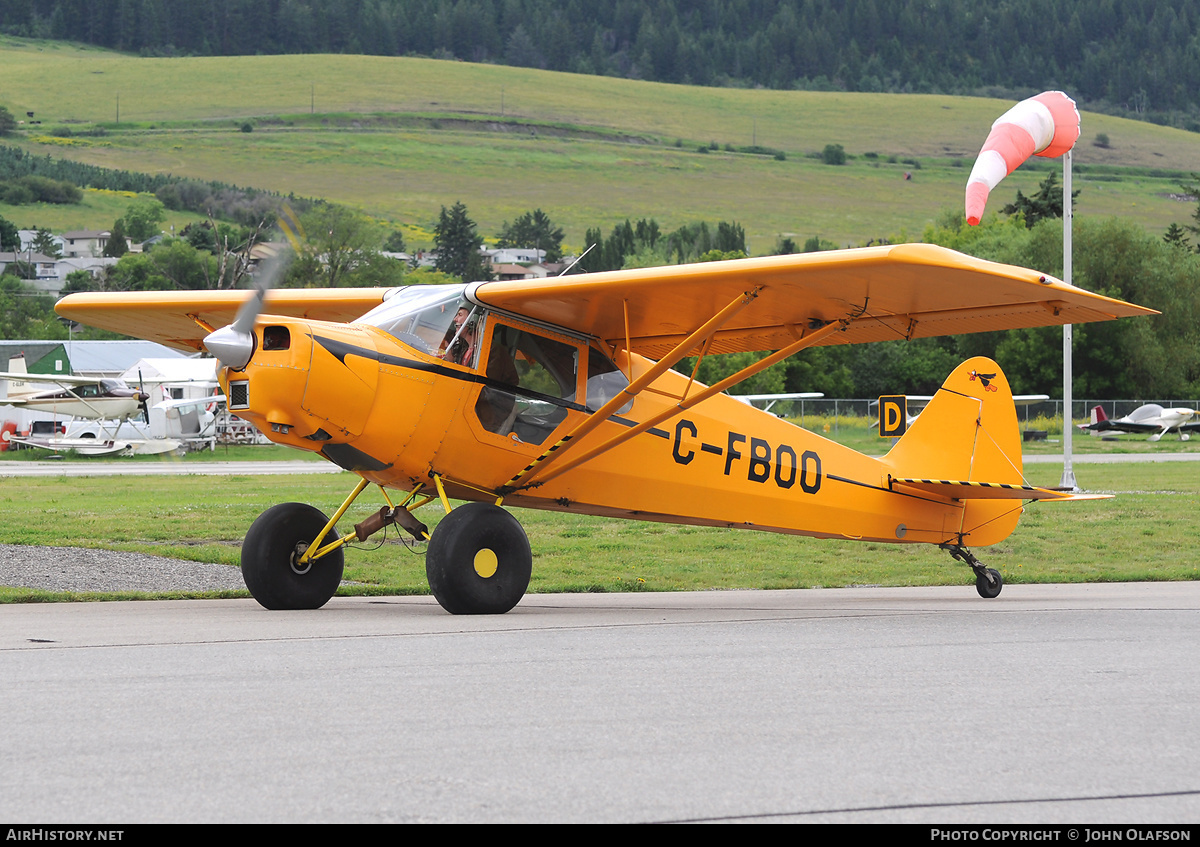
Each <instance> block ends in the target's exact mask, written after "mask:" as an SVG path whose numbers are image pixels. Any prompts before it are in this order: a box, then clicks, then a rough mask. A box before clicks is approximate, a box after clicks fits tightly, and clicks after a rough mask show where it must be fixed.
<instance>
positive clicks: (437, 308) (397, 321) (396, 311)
mask: <svg viewBox="0 0 1200 847" xmlns="http://www.w3.org/2000/svg"><path fill="white" fill-rule="evenodd" d="M465 289H466V286H465V285H410V286H408V287H407V288H402V289H400V290H399V291H397V292H396V293H395V294H394V295H393V296H392V297H390V298H388V299H387V300H385V301H384V302H383V303H380V304H379V305H378V306H376V307H375V308H374V309H372V310H371V311H369V312H367V313H366V314H365V315H363V316H362V317H361V318H359V319H358V320H357V321H355V323H359V324H368V325H370V326H374V327H378V328H379V329H382V330H383V331H384V332H387V333H390V334H391V335H394V336H395V337H396V338H397V339H399V340H400V341H403V342H404V343H405V344H407V345H408V346H409V347H413V348H415V349H417V350H420V351H421V352H422V353H428V354H429V355H430V356H438V355H441V354H442V352H443V351H444V349H445V346H446V344H447V343H449V341H450V340H452V339H453V338H454V329H455V326H454V314H455V313H456V312H457V311H458V307H459V303H460V301H462V297H463V291H464V290H465Z"/></svg>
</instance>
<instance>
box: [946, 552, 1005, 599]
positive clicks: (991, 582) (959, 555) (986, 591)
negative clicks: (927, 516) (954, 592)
mask: <svg viewBox="0 0 1200 847" xmlns="http://www.w3.org/2000/svg"><path fill="white" fill-rule="evenodd" d="M938 546H939V547H941V548H942V549H943V550H945V551H946V552H947V553H949V554H950V555H951V556H953V557H954V559H955V560H956V561H959V562H962V563H963V564H964V565H967V566H968V567H970V568H971V570H973V571H974V572H975V590H976V591H978V592H979V596H980V597H983V598H986V599H988V600H991V599H992V598H993V597H998V596H999V595H1000V589H1001V588H1003V587H1004V579H1003V578H1002V577H1001V576H1000V571H998V570H996V569H995V568H985V567H984V566H983V562H981V561H979V560H978V559H976V558H975V554H974V553H972V552H971V551H970V550H968V549H967V548H966V547H963V546H962V545H961V544H939V545H938Z"/></svg>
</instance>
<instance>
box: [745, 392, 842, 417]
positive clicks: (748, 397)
mask: <svg viewBox="0 0 1200 847" xmlns="http://www.w3.org/2000/svg"><path fill="white" fill-rule="evenodd" d="M729 396H730V397H732V398H733V399H735V400H741V401H742V402H743V403H747V404H749V405H751V406H755V404H757V403H766V404H767V405H765V406H763V407H762V410H763V411H764V412H769V411H771V407H772V406H774V405H775V404H776V403H778V402H779V401H780V400H820V399H821V398H822V397H824V396H825V395H824V394H822V393H821V392H819V391H793V392H791V393H789V394H730V395H729ZM756 408H757V406H756Z"/></svg>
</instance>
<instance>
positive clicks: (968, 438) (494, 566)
mask: <svg viewBox="0 0 1200 847" xmlns="http://www.w3.org/2000/svg"><path fill="white" fill-rule="evenodd" d="M56 310H57V311H58V313H59V314H60V315H61V316H63V317H66V318H70V319H72V320H76V321H80V322H82V323H86V324H91V325H93V326H97V327H102V328H105V329H110V330H115V331H117V332H121V333H125V334H128V335H133V336H136V337H141V338H150V339H152V340H155V341H158V342H160V343H163V344H167V345H169V346H173V347H175V348H177V349H181V350H192V351H196V350H202V349H207V350H208V351H209V352H211V353H212V354H213V355H214V356H216V357H217V359H219V360H220V362H221V364H222V367H221V368H220V369H219V371H218V380H219V382H220V383H221V386H222V388H223V390H224V393H225V396H226V397H227V398H228V401H229V408H230V410H231V411H233V412H234V413H236V414H237V415H238V416H240V417H242V418H245V419H246V420H248V421H250V422H251V423H253V424H254V425H255V426H257V427H258V428H259V429H260V430H261V431H262V432H263V433H265V434H266V435H267V437H268V438H270V439H271V440H272V441H274V442H276V443H279V444H286V445H289V446H292V447H296V448H299V449H301V450H308V451H312V452H316V453H319V454H320V455H321V456H323V457H324V458H326V459H328V460H329V461H331V462H333V463H335V464H337V465H339V466H341V467H342V468H344V469H346V470H347V471H350V472H351V473H352V474H354V475H355V476H356V477H358V480H357V483H356V485H355V486H354V490H353V491H352V492H351V493H350V495H349V496H347V498H346V500H345V502H343V503H342V505H341V507H340V508H338V509H337V511H336V512H335V513H334V514H333V515H332V516H331V517H327V516H326V515H325V514H323V513H322V512H321V511H319V510H318V509H316V508H314V507H313V506H310V505H307V504H303V503H283V504H280V505H277V506H274V507H272V508H270V509H268V510H267V511H265V512H264V513H263V514H262V515H260V516H259V517H258V519H257V520H256V521H255V522H254V524H253V525H252V526H251V527H250V529H249V531H248V532H247V534H246V538H245V541H244V543H243V546H242V560H241V561H242V573H243V577H244V579H245V581H246V585H247V587H248V588H249V589H250V593H251V594H252V595H253V596H254V597H255V598H256V599H257V600H258V601H259V602H260V603H261V604H262V605H263V606H265V607H267V608H270V609H297V608H318V607H320V606H321V605H323V604H324V603H325V602H326V601H327V600H328V599H329V597H331V596H332V595H333V593H334V592H335V591H336V590H337V587H338V584H339V581H340V580H341V576H342V569H343V565H344V549H345V545H346V542H347V541H351V540H359V541H365V540H366V539H367V538H368V537H370V536H371V535H373V534H374V533H377V532H379V531H381V530H384V529H385V528H386V527H388V526H391V525H393V524H394V525H398V527H399V528H402V529H403V530H405V531H407V532H409V533H410V534H411V535H412V536H413V537H414V538H417V539H427V540H428V546H427V549H426V574H427V576H428V578H429V585H430V588H431V589H432V592H433V595H434V597H435V598H436V599H437V601H438V602H439V603H440V604H441V605H442V606H443V608H445V609H446V610H447V611H449V612H451V613H456V614H491V613H503V612H506V611H508V610H509V609H511V608H512V607H513V606H514V605H515V604H516V603H517V602H518V601H519V600H520V599H521V597H522V596H523V595H524V593H525V590H526V588H527V587H528V582H529V578H530V573H531V568H532V552H531V549H530V545H529V541H528V538H527V537H526V535H525V532H524V530H523V529H522V528H521V525H520V523H519V522H518V521H517V519H516V518H515V517H514V516H513V515H512V514H511V513H510V512H508V511H506V510H505V509H504V508H502V505H501V504H504V505H507V506H517V507H528V508H536V509H547V510H555V511H562V512H576V513H583V514H591V515H604V516H613V517H624V518H632V519H638V520H651V521H664V522H673V523H683V524H693V525H705V526H720V527H738V528H745V529H758V530H763V531H768V532H779V533H789V534H794V535H807V536H815V537H820V538H845V539H856V540H864V541H880V542H892V543H902V544H910V543H928V544H934V545H938V546H939V547H942V548H944V549H945V550H947V551H948V552H949V553H950V555H951V556H952V557H953V558H955V559H956V560H958V561H960V562H963V563H965V564H966V565H968V566H969V567H970V568H971V569H972V571H973V572H974V574H975V582H976V589H977V590H978V592H979V594H980V595H982V596H984V597H995V596H996V595H997V594H999V592H1000V588H1001V585H1002V580H1001V577H1000V574H999V573H998V572H997V571H996V570H995V569H992V568H986V567H985V566H984V565H983V563H981V562H980V561H979V560H978V559H977V558H976V557H975V556H974V555H973V554H972V553H971V552H970V550H969V545H970V546H979V545H988V544H995V543H997V542H999V541H1001V540H1003V539H1004V538H1006V537H1007V536H1008V535H1009V534H1010V533H1011V532H1012V530H1013V529H1014V528H1015V526H1016V523H1017V519H1018V516H1019V515H1020V513H1021V511H1022V508H1023V506H1024V503H1025V501H1028V500H1070V499H1079V497H1078V495H1071V494H1069V493H1066V492H1060V491H1052V490H1047V489H1042V488H1036V487H1033V486H1030V485H1027V484H1026V483H1025V480H1024V479H1023V476H1022V472H1021V440H1020V436H1019V433H1018V431H1017V418H1016V411H1015V407H1014V406H1013V402H1012V394H1011V391H1010V389H1009V387H1008V382H1007V380H1006V379H1005V377H1004V375H1003V374H1002V373H1001V372H1000V369H999V367H997V366H996V364H995V363H994V362H992V361H990V360H988V359H984V358H974V359H970V360H968V361H967V362H964V363H963V364H961V365H960V366H959V367H958V368H956V369H955V370H954V372H953V373H951V374H950V376H949V377H948V378H947V379H946V381H945V383H944V384H943V386H942V388H941V389H940V390H939V391H938V392H937V394H936V395H935V396H934V398H933V400H931V401H930V403H929V405H928V406H927V407H926V409H925V411H924V413H923V414H922V415H921V419H920V420H919V421H918V422H917V423H916V424H914V425H913V426H912V427H910V428H909V429H908V432H907V434H906V435H905V436H904V437H902V438H900V439H899V441H897V442H896V443H895V445H894V446H893V447H892V449H891V451H890V452H889V453H888V454H887V455H886V456H884V457H882V458H875V457H870V456H866V455H863V454H861V453H858V452H856V451H854V450H852V449H849V448H847V447H844V446H842V445H840V444H837V443H834V442H832V441H828V440H826V439H824V438H822V437H820V436H818V435H816V434H815V433H812V432H809V431H807V430H804V429H802V428H800V427H797V426H794V425H793V424H790V423H788V422H787V421H785V420H782V419H780V418H777V417H776V416H775V415H773V414H769V413H766V412H764V411H762V410H759V409H755V408H752V407H751V406H748V405H747V404H745V403H743V402H741V401H739V400H737V399H735V398H733V397H731V396H729V395H728V394H724V393H723V392H725V391H727V390H728V389H729V388H731V387H732V386H734V385H736V384H738V383H740V382H741V381H742V380H744V379H746V378H748V377H750V376H753V375H754V374H755V373H758V372H760V371H761V370H763V369H765V368H767V367H770V366H771V365H773V364H775V363H776V362H779V361H782V360H783V359H784V358H786V357H788V356H791V355H793V354H794V353H796V352H798V351H799V350H802V349H804V348H807V347H811V346H815V345H822V344H855V343H862V342H870V341H881V340H888V339H912V338H920V337H927V336H935V335H944V334H950V333H955V334H958V333H967V332H986V331H993V330H999V329H1007V328H1013V327H1025V326H1047V325H1056V324H1062V323H1083V322H1087V321H1097V320H1109V319H1113V318H1119V317H1126V316H1135V315H1146V314H1154V312H1153V311H1152V310H1150V309H1145V308H1142V307H1140V306H1134V305H1131V304H1129V303H1125V302H1122V301H1119V300H1114V299H1111V298H1108V297H1104V296H1101V295H1097V294H1093V293H1091V292H1088V291H1084V290H1082V289H1079V288H1076V287H1074V286H1070V285H1066V284H1064V283H1063V282H1061V281H1059V280H1056V279H1053V278H1051V277H1049V276H1046V275H1044V274H1040V273H1038V272H1037V271H1032V270H1026V269H1023V268H1017V267H1012V266H1007V265H1000V264H995V263H992V262H986V261H982V260H979V259H975V258H972V257H969V256H964V255H962V254H959V253H956V252H953V251H950V250H946V249H944V248H941V247H937V246H933V245H928V244H907V245H893V246H883V247H870V248H863V249H856V250H843V251H831V252H825V253H808V254H800V255H790V256H775V257H769V258H755V259H741V260H734V261H726V262H711V263H703V264H695V265H677V266H670V267H660V268H648V269H636V270H625V271H613V272H605V273H593V274H583V275H576V276H568V277H558V278H555V279H550V280H538V281H536V282H534V281H525V280H511V281H497V282H475V283H470V284H466V285H426V286H408V287H403V288H399V289H390V290H384V289H347V288H343V289H327V290H320V289H286V290H274V291H271V292H270V293H269V294H266V293H264V292H263V291H262V290H259V291H256V292H247V291H170V292H149V291H147V292H128V293H107V294H104V293H77V294H72V295H70V296H68V297H66V298H64V299H62V300H60V301H59V303H58V305H57V306H56ZM751 351H759V352H763V351H772V352H770V354H769V355H766V356H764V357H763V358H761V359H759V360H758V361H757V362H755V363H754V364H752V365H749V366H747V367H745V368H743V369H742V370H740V371H738V372H737V373H734V374H732V375H731V376H729V377H727V378H724V379H721V380H719V381H718V382H716V383H714V384H713V385H711V386H705V385H702V384H700V383H699V382H697V381H696V380H695V371H693V372H692V375H691V376H689V375H687V374H683V373H678V372H676V371H673V370H671V368H672V366H673V365H675V364H676V363H677V362H679V361H680V360H681V359H683V358H684V357H686V356H697V357H699V359H698V360H697V367H698V366H699V361H700V360H702V359H703V357H704V356H707V355H712V354H717V353H733V352H751ZM370 485H374V486H377V487H378V488H379V490H380V492H381V494H382V496H383V500H384V502H385V505H383V506H382V507H381V508H380V509H379V511H378V512H376V513H374V514H373V515H371V516H370V517H368V518H367V519H366V520H364V521H362V522H361V523H359V524H357V525H356V526H355V527H354V529H353V531H352V532H349V533H347V534H346V535H345V536H343V535H340V534H339V532H338V530H337V528H336V524H337V522H338V521H339V520H341V518H342V517H343V516H344V514H345V512H346V510H347V509H348V508H349V507H350V505H351V503H353V502H354V500H355V499H356V498H357V497H358V496H359V494H360V493H361V492H362V491H363V490H364V489H365V488H367V487H368V486H370ZM389 491H399V492H404V493H403V496H397V497H395V498H393V496H392V494H390V493H389ZM451 499H455V500H460V501H467V502H466V503H464V504H463V505H459V506H457V507H456V508H452V506H451V502H450V501H451ZM431 503H433V504H440V505H441V507H442V509H443V510H444V511H445V516H444V517H443V518H442V519H441V521H440V522H439V523H438V524H437V526H436V528H435V529H434V530H433V532H432V533H430V532H429V530H428V528H427V527H426V525H425V524H424V523H422V522H421V521H420V520H419V519H418V517H417V516H416V515H415V514H413V512H414V511H415V510H416V509H417V508H418V507H421V506H424V505H426V504H431Z"/></svg>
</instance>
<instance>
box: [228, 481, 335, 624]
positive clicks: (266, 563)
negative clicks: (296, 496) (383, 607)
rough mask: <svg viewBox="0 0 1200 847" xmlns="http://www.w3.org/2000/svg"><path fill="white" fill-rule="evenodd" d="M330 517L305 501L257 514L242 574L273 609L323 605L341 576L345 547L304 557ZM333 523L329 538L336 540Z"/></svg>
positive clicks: (259, 598) (246, 545)
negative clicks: (301, 558) (315, 557)
mask: <svg viewBox="0 0 1200 847" xmlns="http://www.w3.org/2000/svg"><path fill="white" fill-rule="evenodd" d="M327 521H328V519H327V518H326V517H325V515H323V514H322V513H321V511H320V510H319V509H316V508H314V507H312V506H309V505H308V504H306V503H280V504H279V505H278V506H272V507H271V508H270V509H267V510H266V511H265V512H263V513H262V514H261V515H259V516H258V520H256V521H255V522H254V523H253V524H251V526H250V529H249V531H248V532H247V533H246V539H245V541H243V542H242V579H243V580H245V582H246V587H247V588H248V589H250V593H251V594H252V595H253V596H254V599H255V600H257V601H258V602H259V603H261V604H262V605H263V606H265V607H266V608H268V609H319V608H321V607H322V606H324V605H325V603H326V601H328V600H329V598H330V597H332V596H333V593H334V592H335V591H337V588H338V585H339V584H341V581H342V569H343V567H344V565H345V554H344V553H343V551H342V548H341V547H337V548H335V549H334V550H331V551H330V552H328V553H326V554H325V555H324V556H321V557H320V558H319V559H312V560H309V561H305V562H301V561H300V557H301V556H303V555H304V553H305V551H306V550H308V547H309V545H310V544H311V543H312V542H313V540H314V539H315V538H316V537H317V534H318V533H320V531H321V530H322V529H324V528H325V524H326V523H327ZM337 538H338V534H337V531H336V530H333V529H331V530H330V531H329V532H328V533H327V534H326V535H325V539H324V540H325V541H326V542H329V541H336V540H337Z"/></svg>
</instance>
